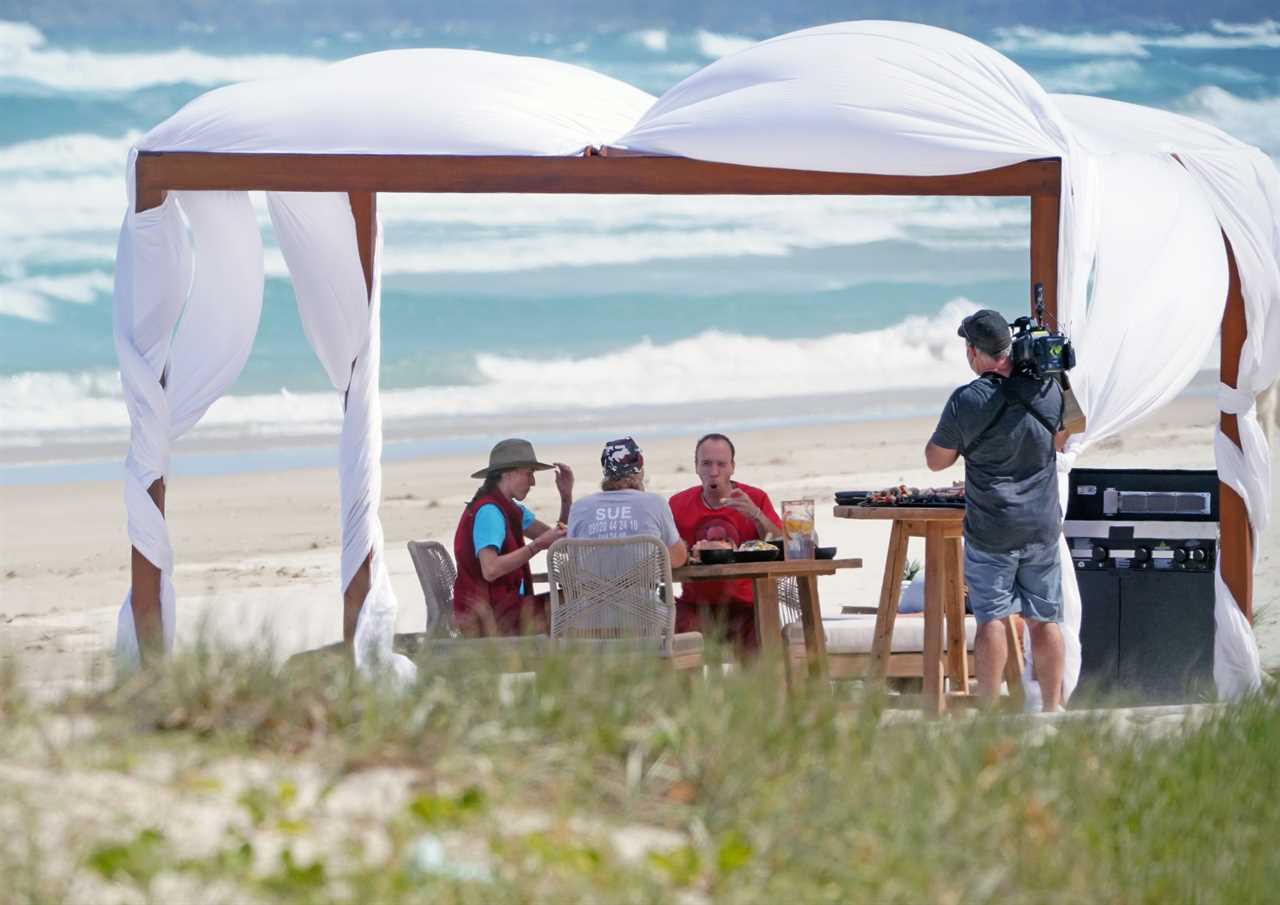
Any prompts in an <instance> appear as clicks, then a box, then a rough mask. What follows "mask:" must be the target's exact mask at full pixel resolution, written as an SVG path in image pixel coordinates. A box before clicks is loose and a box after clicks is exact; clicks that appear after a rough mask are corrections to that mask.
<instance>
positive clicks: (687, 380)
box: [0, 298, 978, 446]
mask: <svg viewBox="0 0 1280 905" xmlns="http://www.w3.org/2000/svg"><path fill="white" fill-rule="evenodd" d="M977 307H978V306H977V305H976V304H974V303H973V302H971V301H969V300H967V299H963V298H957V299H953V300H951V301H950V302H948V303H947V304H946V305H944V306H943V307H942V308H941V310H940V311H939V312H938V313H937V314H936V315H933V316H931V317H909V318H907V319H905V320H903V321H902V322H900V323H898V324H895V325H893V326H890V327H885V328H883V329H878V330H870V331H866V332H862V333H842V334H835V335H831V336H825V337H819V338H812V339H787V340H782V339H772V338H769V337H766V336H750V335H743V334H737V333H727V332H721V331H708V332H704V333H700V334H698V335H696V336H691V337H687V338H684V339H679V340H676V341H674V342H669V343H654V342H651V341H649V340H642V341H640V342H637V343H635V344H633V345H631V346H628V347H626V348H622V349H617V350H615V351H611V352H608V353H605V354H601V355H592V356H583V357H570V356H557V357H545V358H543V357H535V356H530V355H522V356H509V355H492V354H481V355H477V356H476V358H475V369H476V372H477V373H478V374H479V376H480V382H479V383H476V384H469V385H451V386H429V387H416V388H409V389H397V390H388V391H386V392H384V393H383V394H382V410H383V416H384V418H385V419H386V420H387V421H388V422H393V421H415V420H423V419H428V420H429V419H431V418H454V419H456V418H459V417H463V418H465V417H467V416H486V415H500V414H502V413H505V412H512V413H516V412H522V413H523V412H548V411H551V412H554V411H559V410H564V411H585V410H600V409H611V408H618V407H626V406H640V405H671V404H678V403H687V402H691V401H701V402H710V401H716V400H729V399H777V398H786V397H798V396H808V395H814V394H824V395H826V394H844V393H862V392H872V391H877V390H889V389H898V388H916V387H943V386H948V385H952V384H955V383H957V382H958V381H962V380H963V379H964V378H965V375H966V374H968V366H967V364H966V362H965V355H964V347H963V344H962V343H960V342H959V341H957V339H956V335H955V329H956V324H957V323H958V322H959V321H960V320H961V319H962V318H963V317H964V316H965V315H966V314H969V313H972V312H973V311H974V310H976V308H977ZM341 420H342V405H341V400H340V398H339V396H338V394H336V393H292V392H289V391H288V390H281V391H280V392H279V393H270V394H265V393H264V394H256V395H243V396H226V397H223V398H222V399H220V400H218V402H216V403H215V404H214V405H213V407H212V408H210V410H209V412H208V414H207V415H206V416H205V418H204V420H203V421H202V422H201V427H200V428H199V429H200V430H204V431H212V432H217V433H221V434H228V433H231V434H236V435H242V434H243V435H261V436H272V435H278V436H287V435H298V434H307V433H312V432H316V431H327V430H330V429H333V428H335V427H336V426H337V425H339V424H340V423H341ZM127 424H128V416H127V414H126V412H125V407H124V403H123V399H122V396H121V390H120V382H119V378H118V376H117V375H116V374H115V372H111V371H93V372H82V373H23V374H17V375H10V376H8V377H3V378H0V425H3V427H4V431H3V439H0V443H2V444H4V445H8V446H16V445H23V446H29V445H31V444H32V443H33V440H34V442H39V440H40V439H41V438H51V437H52V438H54V439H56V440H58V441H61V442H76V441H77V440H83V439H101V435H102V433H103V432H107V433H110V432H111V431H115V432H116V433H119V431H120V430H121V429H123V428H125V427H127Z"/></svg>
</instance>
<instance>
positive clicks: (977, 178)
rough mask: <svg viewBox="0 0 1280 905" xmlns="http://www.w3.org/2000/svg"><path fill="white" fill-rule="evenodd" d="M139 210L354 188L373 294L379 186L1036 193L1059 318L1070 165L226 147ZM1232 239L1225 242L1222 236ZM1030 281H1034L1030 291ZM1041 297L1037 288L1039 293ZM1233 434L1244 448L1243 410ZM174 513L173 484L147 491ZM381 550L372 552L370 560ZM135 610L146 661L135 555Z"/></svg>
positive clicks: (1226, 351)
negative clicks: (170, 503)
mask: <svg viewBox="0 0 1280 905" xmlns="http://www.w3.org/2000/svg"><path fill="white" fill-rule="evenodd" d="M135 187H136V202H135V209H136V210H137V211H138V212H142V211H145V210H150V209H151V208H154V207H158V206H159V205H160V204H162V203H163V202H164V199H165V195H166V193H167V192H169V191H176V190H183V191H211V190H235V191H281V192H289V191H295V192H346V193H347V194H348V196H349V197H350V199H351V211H352V214H353V216H354V218H355V226H356V240H357V243H358V245H359V250H360V260H361V264H362V265H363V268H364V275H365V283H366V288H367V289H368V290H369V291H370V292H372V287H373V258H374V248H375V244H376V241H377V235H376V229H377V226H376V224H377V219H376V211H377V193H378V192H414V193H422V194H433V193H466V194H492V193H516V194H539V193H547V194H581V195H602V194H608V195H912V196H928V195H969V196H979V197H981V196H985V197H1026V198H1028V199H1029V201H1030V205H1031V228H1030V286H1034V285H1035V284H1036V283H1041V284H1043V285H1044V290H1045V292H1044V301H1045V311H1046V314H1047V316H1048V317H1049V318H1050V320H1051V323H1056V322H1057V308H1058V306H1057V289H1058V222H1059V216H1060V200H1059V199H1060V198H1061V190H1062V163H1061V160H1060V159H1058V158H1047V159H1040V160H1028V161H1024V162H1022V163H1017V164H1012V165H1010V166H1004V167H999V168H996V169H991V170H983V171H979V172H974V173H965V174H959V175H948V176H884V175H877V174H866V173H829V172H821V171H812V170H792V169H780V168H773V167H754V166H742V165H738V164H724V163H710V162H707V161H700V160H693V159H690V158H685V157H673V156H661V155H650V154H640V153H635V152H631V151H625V150H621V149H611V148H602V149H594V148H588V149H587V151H586V153H585V154H583V155H580V156H577V155H575V156H572V157H533V156H453V155H414V154H225V153H202V152H163V151H141V152H139V153H138V156H137V163H136V169H135ZM1223 239H1224V242H1225V241H1226V237H1225V235H1224V237H1223ZM1226 249H1227V256H1228V261H1229V264H1230V273H1231V283H1230V290H1229V294H1228V298H1227V306H1226V311H1225V313H1224V315H1223V322H1222V360H1221V375H1222V377H1221V379H1222V381H1223V382H1224V383H1226V384H1228V385H1231V386H1234V385H1235V382H1236V379H1237V376H1238V372H1239V363H1240V353H1241V349H1242V347H1243V344H1244V339H1245V336H1246V335H1247V330H1246V325H1245V315H1244V301H1243V296H1242V295H1241V292H1240V279H1239V275H1238V273H1237V270H1236V265H1235V258H1234V256H1233V255H1232V252H1231V246H1230V243H1229V242H1227V245H1226ZM1030 286H1029V287H1028V288H1030ZM1028 295H1030V293H1028ZM1221 423H1222V430H1223V432H1224V433H1225V434H1226V435H1227V436H1228V437H1230V438H1231V439H1232V440H1233V441H1234V442H1235V443H1236V444H1237V446H1238V445H1239V443H1240V439H1239V430H1238V426H1237V424H1236V418H1235V416H1234V415H1227V414H1223V415H1222V416H1221ZM148 492H149V493H150V495H151V498H152V500H153V501H154V502H155V504H156V506H157V507H158V508H159V510H160V513H161V515H163V514H164V504H165V488H164V482H163V480H157V481H156V482H155V483H154V484H152V485H151V487H150V488H149V489H148ZM1220 509H1221V517H1222V543H1221V547H1220V551H1219V556H1220V557H1221V562H1222V574H1223V578H1224V580H1225V581H1226V583H1227V586H1228V588H1230V590H1231V593H1232V594H1233V595H1234V596H1235V599H1236V600H1237V601H1238V602H1239V604H1240V607H1241V609H1242V610H1243V611H1244V613H1245V615H1246V617H1247V618H1249V619H1250V621H1252V581H1253V573H1252V562H1253V557H1252V551H1251V534H1250V528H1249V520H1248V512H1247V510H1246V509H1245V506H1244V502H1243V500H1241V499H1240V498H1239V496H1237V495H1236V494H1235V492H1234V491H1233V490H1231V489H1230V488H1229V487H1227V486H1226V485H1225V484H1223V485H1221V502H1220ZM371 554H372V551H371V552H370V555H371ZM369 566H370V560H369V559H368V558H366V559H365V562H364V565H363V566H362V567H361V569H360V570H359V571H358V572H357V574H356V575H355V577H354V578H353V579H352V581H351V583H350V585H349V586H348V587H347V588H346V589H345V591H344V594H343V598H344V613H343V636H344V638H345V640H347V641H348V642H350V641H351V639H352V638H353V636H354V633H355V626H356V620H357V618H358V616H359V612H360V607H361V606H362V605H363V601H364V598H365V596H366V595H367V594H368V591H369V583H370V576H369ZM132 587H133V597H132V607H133V617H134V625H135V627H136V631H137V633H138V642H139V649H140V650H141V651H142V652H143V656H144V658H146V657H148V656H150V655H151V654H153V653H155V652H156V651H158V650H159V649H160V638H161V622H160V570H159V569H158V568H157V567H156V566H154V565H153V564H152V563H151V562H150V561H149V560H147V559H146V557H144V556H143V555H142V554H141V553H139V552H138V550H137V549H136V548H135V549H133V551H132Z"/></svg>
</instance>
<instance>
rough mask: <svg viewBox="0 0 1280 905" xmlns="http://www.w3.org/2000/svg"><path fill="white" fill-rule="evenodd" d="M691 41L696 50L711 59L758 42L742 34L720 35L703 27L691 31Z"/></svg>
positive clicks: (735, 51)
mask: <svg viewBox="0 0 1280 905" xmlns="http://www.w3.org/2000/svg"><path fill="white" fill-rule="evenodd" d="M693 41H694V45H695V46H696V47H697V48H698V52H699V53H700V54H702V55H703V56H704V57H707V58H708V59H712V60H718V59H720V58H721V57H727V56H728V55H729V54H731V53H737V52H738V51H739V50H745V49H746V48H748V47H750V46H751V45H753V44H756V43H758V42H757V41H756V39H755V38H746V37H743V36H742V35H721V34H716V33H715V32H714V31H707V30H706V29H703V28H699V29H698V30H697V31H695V32H694V33H693Z"/></svg>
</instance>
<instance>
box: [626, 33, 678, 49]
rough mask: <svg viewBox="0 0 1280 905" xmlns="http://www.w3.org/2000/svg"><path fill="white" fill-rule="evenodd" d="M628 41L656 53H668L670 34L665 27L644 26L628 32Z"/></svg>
mask: <svg viewBox="0 0 1280 905" xmlns="http://www.w3.org/2000/svg"><path fill="white" fill-rule="evenodd" d="M627 41H628V42H629V43H631V44H636V45H639V46H640V47H643V48H644V49H645V50H650V51H653V52H654V53H666V52H667V46H668V44H669V42H670V35H668V33H667V30H666V29H665V28H643V29H640V30H639V31H633V32H628V33H627Z"/></svg>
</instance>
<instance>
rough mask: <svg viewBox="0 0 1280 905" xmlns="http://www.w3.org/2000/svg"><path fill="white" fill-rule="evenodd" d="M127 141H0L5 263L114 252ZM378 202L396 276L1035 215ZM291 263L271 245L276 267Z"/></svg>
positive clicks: (512, 201) (974, 209) (929, 203)
mask: <svg viewBox="0 0 1280 905" xmlns="http://www.w3.org/2000/svg"><path fill="white" fill-rule="evenodd" d="M129 140H130V139H129V136H122V137H120V138H117V139H98V138H96V137H94V136H90V135H71V136H65V137H64V138H63V139H58V140H54V139H48V140H40V141H31V142H23V143H21V144H15V145H11V146H9V147H8V148H3V149H0V184H3V191H4V194H5V198H6V204H4V205H0V274H3V273H5V272H6V270H11V269H14V268H16V269H19V270H21V271H22V272H24V273H25V272H31V270H32V269H33V268H39V267H47V266H66V265H68V264H72V265H79V266H84V265H87V264H106V263H109V262H111V261H112V260H113V259H114V257H115V236H116V232H117V230H118V229H119V226H120V219H121V217H122V216H123V214H124V210H125V207H126V198H125V190H124V179H123V177H122V170H123V167H122V166H121V163H122V161H123V160H124V159H125V154H126V152H127V147H128V142H129ZM76 161H79V162H80V163H79V165H77V163H76ZM50 162H52V163H50ZM254 197H255V201H256V203H257V207H258V210H259V222H260V223H262V224H263V225H264V226H265V225H266V223H267V219H266V214H265V209H264V205H263V204H262V200H261V197H260V196H256V195H255V196H254ZM379 211H380V215H381V217H382V222H383V227H384V237H385V241H386V243H387V248H386V255H385V257H384V271H385V272H386V273H389V274H391V273H432V272H474V273H486V272H510V271H514V270H521V269H538V268H546V267H558V266H587V265H591V264H619V263H637V262H640V261H645V260H655V261H656V260H672V259H688V258H692V257H728V256H742V255H763V256H778V255H784V254H787V253H788V252H789V251H791V250H794V249H801V248H821V247H831V246H849V245H858V244H863V243H868V242H875V241H880V240H885V239H895V238H898V239H907V240H912V241H919V242H921V243H922V244H925V245H930V246H934V247H939V246H941V247H946V246H949V245H950V244H951V243H952V242H953V241H956V240H963V243H962V244H966V245H967V246H968V247H975V246H976V247H990V248H1003V247H1010V246H1011V245H1013V246H1016V245H1018V244H1020V243H1025V241H1026V237H1025V224H1026V220H1027V210H1026V205H1025V204H1020V203H1016V202H1005V201H1000V200H994V199H968V198H902V199H899V198H874V197H868V198H858V197H852V198H845V197H835V196H833V197H816V198H789V197H765V196H761V197H715V196H686V197H672V198H664V197H660V196H583V195H396V194H391V195H385V196H382V197H381V198H380V199H379ZM974 237H977V238H974ZM284 272H285V271H284V268H283V264H282V262H281V261H280V259H279V256H278V255H276V254H273V255H270V256H269V257H268V273H269V274H272V275H276V276H279V275H283V274H284Z"/></svg>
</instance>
